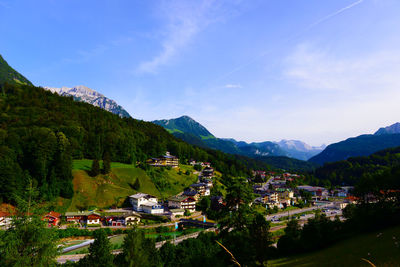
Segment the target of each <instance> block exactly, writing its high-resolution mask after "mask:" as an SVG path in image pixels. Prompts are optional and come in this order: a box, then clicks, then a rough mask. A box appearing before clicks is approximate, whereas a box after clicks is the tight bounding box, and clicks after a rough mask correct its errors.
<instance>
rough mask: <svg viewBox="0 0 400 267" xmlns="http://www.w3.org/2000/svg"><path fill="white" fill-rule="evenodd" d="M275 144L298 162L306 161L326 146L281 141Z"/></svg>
mask: <svg viewBox="0 0 400 267" xmlns="http://www.w3.org/2000/svg"><path fill="white" fill-rule="evenodd" d="M277 144H278V145H279V146H280V148H281V149H283V150H284V151H286V152H287V153H288V154H289V157H291V158H296V159H300V160H308V159H310V158H312V157H313V156H315V155H317V154H318V153H320V152H321V151H323V150H324V149H325V148H326V145H322V146H318V147H317V146H310V145H308V144H306V143H304V142H302V141H298V140H281V141H280V142H277Z"/></svg>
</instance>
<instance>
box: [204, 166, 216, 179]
mask: <svg viewBox="0 0 400 267" xmlns="http://www.w3.org/2000/svg"><path fill="white" fill-rule="evenodd" d="M201 175H202V177H204V178H212V177H213V176H214V169H213V168H211V167H206V168H204V170H203V171H202V173H201Z"/></svg>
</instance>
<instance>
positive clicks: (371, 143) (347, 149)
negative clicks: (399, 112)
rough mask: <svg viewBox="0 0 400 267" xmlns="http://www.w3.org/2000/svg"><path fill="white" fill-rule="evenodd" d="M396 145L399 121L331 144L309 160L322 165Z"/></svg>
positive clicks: (399, 127)
mask: <svg viewBox="0 0 400 267" xmlns="http://www.w3.org/2000/svg"><path fill="white" fill-rule="evenodd" d="M397 146H400V123H395V124H393V125H391V126H388V127H385V128H380V129H379V130H378V131H377V132H375V134H364V135H360V136H357V137H352V138H348V139H346V140H344V141H341V142H338V143H334V144H331V145H329V146H327V147H326V148H325V149H324V151H322V152H321V153H320V154H318V155H316V156H314V157H312V158H311V159H309V161H310V162H313V163H316V164H318V165H323V164H324V163H327V162H335V161H340V160H346V159H348V158H350V157H358V156H369V155H371V154H373V153H375V152H377V151H380V150H383V149H386V148H391V147H397Z"/></svg>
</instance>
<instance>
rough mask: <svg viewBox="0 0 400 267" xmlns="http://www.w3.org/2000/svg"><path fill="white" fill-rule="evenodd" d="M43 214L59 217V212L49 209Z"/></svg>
mask: <svg viewBox="0 0 400 267" xmlns="http://www.w3.org/2000/svg"><path fill="white" fill-rule="evenodd" d="M44 216H51V217H55V218H60V216H61V214H60V213H58V212H55V211H50V212H49V213H47V214H46V215H44Z"/></svg>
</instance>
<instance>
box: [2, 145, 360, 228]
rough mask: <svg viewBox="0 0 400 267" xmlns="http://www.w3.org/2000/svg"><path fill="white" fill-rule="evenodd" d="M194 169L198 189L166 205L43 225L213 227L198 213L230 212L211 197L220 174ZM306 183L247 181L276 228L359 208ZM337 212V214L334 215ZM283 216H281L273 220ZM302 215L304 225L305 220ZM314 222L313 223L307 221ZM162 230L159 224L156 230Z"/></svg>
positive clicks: (51, 219) (145, 204)
mask: <svg viewBox="0 0 400 267" xmlns="http://www.w3.org/2000/svg"><path fill="white" fill-rule="evenodd" d="M147 164H149V165H150V166H153V167H156V168H163V167H171V168H177V167H178V166H179V159H178V158H177V157H175V156H173V155H171V154H170V153H169V152H166V154H165V155H163V156H160V157H159V158H151V159H149V160H148V161H147ZM190 165H192V166H196V165H197V167H198V169H200V170H201V171H199V172H198V181H197V183H194V184H191V185H190V187H189V188H186V189H185V190H184V191H183V192H181V193H180V194H178V195H175V196H172V197H169V198H168V199H167V200H165V201H162V200H160V199H158V198H157V197H156V196H152V195H149V194H147V193H143V192H137V193H136V194H133V195H131V196H129V202H130V204H131V208H124V209H122V208H121V209H113V210H101V212H100V211H97V210H92V211H76V212H66V213H64V214H60V213H57V212H54V211H51V212H49V213H47V214H44V215H43V218H42V219H43V220H44V221H46V222H47V223H48V226H49V227H56V226H57V227H67V226H72V225H75V226H79V227H85V228H86V227H90V228H95V227H131V226H134V225H146V224H149V222H153V224H154V222H160V223H162V222H164V223H165V222H179V221H183V220H181V219H183V218H190V219H193V221H195V220H198V221H200V222H201V221H202V222H207V218H206V216H205V214H202V213H201V212H199V211H196V206H197V204H198V202H199V201H200V200H201V199H202V198H203V197H210V200H211V208H212V209H214V210H216V211H218V210H220V209H221V208H222V207H223V206H224V199H223V196H210V195H211V189H212V187H213V179H214V174H215V171H214V169H213V167H212V166H211V164H210V163H208V162H196V161H195V160H190ZM301 179H302V177H301V175H299V174H295V173H289V172H284V173H276V172H272V171H270V172H266V171H253V176H252V177H249V178H248V179H247V181H248V182H249V183H252V184H253V193H254V196H255V198H254V200H253V203H252V204H253V205H258V206H260V207H261V208H262V209H263V210H264V212H265V214H266V216H267V219H269V220H270V221H272V222H275V221H279V220H280V218H281V217H282V218H285V219H289V218H288V217H287V214H286V212H287V213H289V214H290V213H291V214H292V215H295V214H300V215H304V214H302V213H307V212H309V211H310V210H315V209H321V210H323V211H325V212H326V211H328V212H329V211H330V213H328V214H327V215H335V216H336V215H341V210H342V209H343V208H345V207H346V205H347V204H349V203H352V202H354V199H352V197H351V190H352V187H349V186H347V187H341V188H337V189H335V190H328V189H326V188H323V187H316V186H309V185H298V186H295V187H294V186H293V184H297V183H298V182H299V180H300V181H301ZM334 210H336V211H334ZM271 214H277V215H275V216H274V215H271ZM300 215H299V217H298V218H299V219H300V218H301V217H300ZM307 218H309V217H307ZM11 221H12V215H11V214H9V213H7V212H1V213H0V227H1V228H7V227H8V226H9V225H10V224H11ZM155 225H158V224H155Z"/></svg>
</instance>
